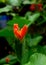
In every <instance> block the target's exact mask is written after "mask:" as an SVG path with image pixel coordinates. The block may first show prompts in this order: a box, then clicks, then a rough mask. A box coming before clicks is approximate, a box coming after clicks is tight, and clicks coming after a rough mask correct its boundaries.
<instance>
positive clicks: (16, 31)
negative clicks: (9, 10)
mask: <svg viewBox="0 0 46 65" xmlns="http://www.w3.org/2000/svg"><path fill="white" fill-rule="evenodd" d="M27 30H28V26H27V25H24V26H23V28H22V29H21V30H19V27H18V24H14V34H15V36H16V37H17V38H18V39H20V40H22V39H23V37H24V36H25V34H26V32H27Z"/></svg>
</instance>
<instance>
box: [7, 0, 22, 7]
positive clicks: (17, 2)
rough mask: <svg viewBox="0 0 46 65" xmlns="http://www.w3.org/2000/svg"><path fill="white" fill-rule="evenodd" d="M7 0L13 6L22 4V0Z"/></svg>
mask: <svg viewBox="0 0 46 65" xmlns="http://www.w3.org/2000/svg"><path fill="white" fill-rule="evenodd" d="M7 2H8V3H9V4H11V5H12V6H20V4H21V0H7Z"/></svg>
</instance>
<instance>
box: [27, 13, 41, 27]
mask: <svg viewBox="0 0 46 65" xmlns="http://www.w3.org/2000/svg"><path fill="white" fill-rule="evenodd" d="M39 16H40V13H35V14H33V15H32V16H29V17H28V20H29V21H30V23H29V24H28V26H30V25H31V24H33V23H34V22H35V21H36V20H37V19H38V18H39Z"/></svg>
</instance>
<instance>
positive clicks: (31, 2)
mask: <svg viewBox="0 0 46 65" xmlns="http://www.w3.org/2000/svg"><path fill="white" fill-rule="evenodd" d="M35 3H36V0H24V1H23V4H24V5H26V4H35Z"/></svg>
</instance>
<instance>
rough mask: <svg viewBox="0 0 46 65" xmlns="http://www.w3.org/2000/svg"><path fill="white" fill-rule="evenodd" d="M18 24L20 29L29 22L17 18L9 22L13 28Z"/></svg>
mask: <svg viewBox="0 0 46 65" xmlns="http://www.w3.org/2000/svg"><path fill="white" fill-rule="evenodd" d="M15 23H17V24H18V25H19V27H23V26H24V25H25V24H28V23H29V21H28V20H27V19H25V18H23V17H19V16H18V17H15V18H14V19H13V20H11V21H9V22H8V25H9V26H12V27H13V25H14V24H15Z"/></svg>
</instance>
